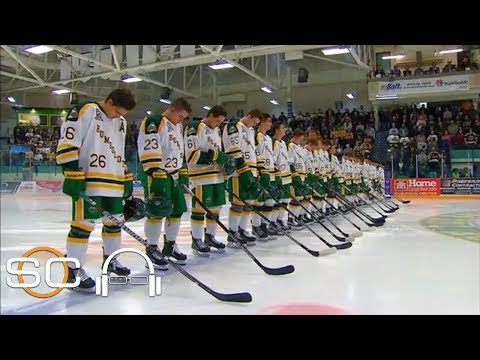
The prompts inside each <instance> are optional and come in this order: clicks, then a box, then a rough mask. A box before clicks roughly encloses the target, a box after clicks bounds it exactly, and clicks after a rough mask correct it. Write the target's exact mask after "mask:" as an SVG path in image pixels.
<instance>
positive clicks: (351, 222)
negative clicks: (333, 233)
mask: <svg viewBox="0 0 480 360" xmlns="http://www.w3.org/2000/svg"><path fill="white" fill-rule="evenodd" d="M323 201H325V202H326V203H327V204H328V205H330V207H331V208H332V209H333V210H335V212H336V213H338V214H340V215H341V216H342V217H343V218H344V219H345V220H347V221H348V222H349V223H350V224H352V225H353V226H355V228H357V229H358V230H360V232H361V231H362V228H361V227H359V226H358V225H357V224H355V223H354V222H353V221H352V220H350V219H349V218H348V217H347V216H346V215H345V214H343V213H342V212H341V211H340V210H337V209H335V206H333V204H332V203H331V202H330V201H328V200H327V197H326V196H325V197H324V198H323ZM352 213H353V215H355V216H356V217H358V218H359V219H360V220H362V221H363V222H364V223H365V225H367V226H368V227H373V226H375V227H379V226H381V225H375V224H370V223H369V222H366V221H365V220H364V219H362V218H361V217H360V216H358V215H357V214H355V213H354V212H353V211H352Z"/></svg>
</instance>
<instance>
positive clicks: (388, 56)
mask: <svg viewBox="0 0 480 360" xmlns="http://www.w3.org/2000/svg"><path fill="white" fill-rule="evenodd" d="M404 57H405V55H402V54H398V55H387V56H382V59H383V60H389V59H403V58H404Z"/></svg>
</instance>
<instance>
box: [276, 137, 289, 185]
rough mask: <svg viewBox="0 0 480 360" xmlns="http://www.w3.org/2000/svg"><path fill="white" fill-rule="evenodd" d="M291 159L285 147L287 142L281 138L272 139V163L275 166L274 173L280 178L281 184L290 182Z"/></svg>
mask: <svg viewBox="0 0 480 360" xmlns="http://www.w3.org/2000/svg"><path fill="white" fill-rule="evenodd" d="M292 163H293V159H292V158H291V156H290V153H289V152H288V149H287V144H286V143H285V141H283V140H277V139H275V140H273V165H274V167H275V174H276V176H279V177H281V178H282V185H288V184H291V183H292V172H291V171H290V164H292Z"/></svg>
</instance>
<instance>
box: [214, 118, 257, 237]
mask: <svg viewBox="0 0 480 360" xmlns="http://www.w3.org/2000/svg"><path fill="white" fill-rule="evenodd" d="M262 116H263V114H262V112H261V111H260V110H258V109H255V110H252V111H250V112H248V114H247V115H245V116H244V117H242V118H241V119H240V120H238V121H233V122H230V123H229V124H227V126H225V128H224V129H223V135H222V140H223V145H224V148H225V153H226V154H228V155H230V156H232V157H233V158H234V159H235V160H236V162H237V171H236V172H235V173H234V174H233V176H232V177H231V178H230V179H228V189H229V191H231V192H233V193H234V194H235V195H237V196H238V197H240V199H241V200H242V201H245V202H247V203H250V204H252V203H253V201H254V200H256V199H257V197H258V195H259V190H258V186H257V157H256V154H255V150H256V149H255V130H254V129H253V127H254V126H256V125H257V124H258V123H259V122H260V119H261V118H262ZM229 200H230V203H231V205H230V211H229V214H228V226H229V228H230V230H231V231H232V232H233V233H235V234H236V238H239V239H241V242H242V243H243V244H247V245H255V240H256V238H255V237H254V236H252V235H250V234H249V233H247V232H246V227H247V224H248V220H249V217H250V209H249V207H248V206H244V204H243V203H242V202H241V201H238V200H237V199H236V198H234V197H233V195H232V194H230V195H229ZM227 242H228V243H227V245H228V246H229V247H237V244H236V243H235V241H234V239H233V238H232V237H231V236H230V235H229V236H228V238H227Z"/></svg>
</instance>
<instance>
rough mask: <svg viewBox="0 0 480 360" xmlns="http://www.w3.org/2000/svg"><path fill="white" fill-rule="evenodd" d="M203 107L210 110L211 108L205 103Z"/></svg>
mask: <svg viewBox="0 0 480 360" xmlns="http://www.w3.org/2000/svg"><path fill="white" fill-rule="evenodd" d="M203 108H204V109H205V110H210V109H211V107H210V106H207V105H205V106H204V107H203Z"/></svg>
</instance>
